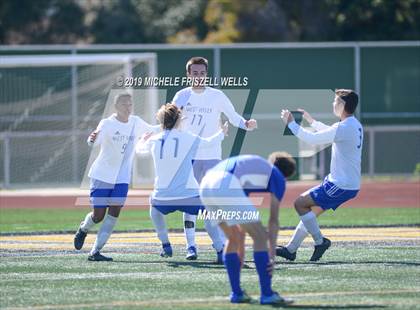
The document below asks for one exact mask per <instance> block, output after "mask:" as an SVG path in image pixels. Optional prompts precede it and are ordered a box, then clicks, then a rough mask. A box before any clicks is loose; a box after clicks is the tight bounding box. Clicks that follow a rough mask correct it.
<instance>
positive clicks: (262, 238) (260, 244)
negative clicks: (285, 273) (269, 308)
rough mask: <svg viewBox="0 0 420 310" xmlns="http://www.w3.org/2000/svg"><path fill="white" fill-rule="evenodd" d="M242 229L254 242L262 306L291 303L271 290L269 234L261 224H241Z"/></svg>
mask: <svg viewBox="0 0 420 310" xmlns="http://www.w3.org/2000/svg"><path fill="white" fill-rule="evenodd" d="M241 228H242V229H243V230H244V231H246V232H247V233H248V234H249V235H250V236H251V238H252V240H253V248H254V262H255V267H256V269H257V273H258V278H259V282H260V288H261V298H260V303H261V304H285V303H290V302H291V301H290V300H286V299H284V298H283V297H281V296H280V295H279V294H278V293H276V292H274V291H273V290H272V288H271V278H272V274H271V272H272V265H273V263H272V262H271V261H270V256H269V253H268V238H267V232H266V229H265V228H264V226H263V225H262V224H261V222H254V223H248V224H241Z"/></svg>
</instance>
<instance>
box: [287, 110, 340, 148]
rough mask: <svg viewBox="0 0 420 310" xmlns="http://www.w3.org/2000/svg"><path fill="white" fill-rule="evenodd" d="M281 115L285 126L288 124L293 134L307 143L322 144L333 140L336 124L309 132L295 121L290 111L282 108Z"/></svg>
mask: <svg viewBox="0 0 420 310" xmlns="http://www.w3.org/2000/svg"><path fill="white" fill-rule="evenodd" d="M281 117H282V119H283V121H284V122H285V123H286V124H287V126H289V128H290V130H291V131H292V132H293V134H294V135H295V136H296V137H298V138H299V139H301V140H302V141H304V142H306V143H308V144H312V145H322V144H327V143H333V142H334V138H335V135H336V133H337V126H331V127H330V126H328V129H325V130H321V131H317V132H310V131H309V130H306V129H304V128H302V127H301V126H299V125H298V124H297V123H296V122H295V120H294V118H293V115H292V113H290V112H289V111H288V110H283V111H282V116H281Z"/></svg>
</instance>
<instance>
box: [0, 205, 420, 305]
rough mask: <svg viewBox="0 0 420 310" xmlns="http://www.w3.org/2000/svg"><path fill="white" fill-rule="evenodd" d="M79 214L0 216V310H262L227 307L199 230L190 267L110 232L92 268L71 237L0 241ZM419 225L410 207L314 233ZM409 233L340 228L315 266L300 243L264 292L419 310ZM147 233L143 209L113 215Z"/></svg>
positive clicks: (179, 255)
mask: <svg viewBox="0 0 420 310" xmlns="http://www.w3.org/2000/svg"><path fill="white" fill-rule="evenodd" d="M87 211H88V209H75V210H60V209H45V210H30V209H27V210H25V209H19V210H11V209H0V227H1V233H2V234H3V236H0V308H1V309H160V310H161V309H180V310H181V309H266V308H269V307H268V306H260V305H258V304H257V303H256V302H255V303H253V304H247V305H232V304H230V303H229V302H228V300H227V295H228V294H229V287H228V282H227V276H226V273H225V270H224V268H223V266H219V265H215V264H214V263H213V260H214V258H215V257H214V256H215V255H214V251H213V250H212V248H211V246H209V245H208V242H207V243H206V242H203V238H204V239H205V238H207V237H203V236H204V234H203V233H199V234H198V238H197V239H198V242H199V244H200V245H199V259H198V260H197V261H195V262H189V261H186V260H185V258H184V254H185V250H184V247H183V246H182V245H180V244H179V243H176V242H175V245H174V252H175V255H174V257H172V258H169V259H162V258H160V257H159V256H158V253H159V250H160V245H159V244H158V243H157V242H156V241H154V239H153V240H152V239H150V237H147V238H144V239H142V238H140V237H139V238H137V239H136V238H131V237H128V236H126V235H125V234H115V235H114V236H113V237H112V238H111V240H110V244H109V245H108V246H107V248H106V249H104V253H106V254H108V255H111V256H112V257H113V258H114V262H111V263H92V262H88V261H87V259H86V257H87V252H88V251H89V249H90V245H91V242H92V240H93V239H90V241H89V244H86V246H85V248H84V249H83V250H82V251H81V252H78V251H75V250H73V249H72V234H68V235H62V237H60V238H59V239H57V238H58V237H57V236H54V235H51V236H43V237H42V238H41V239H40V238H38V237H37V236H31V235H28V236H21V237H19V236H17V237H15V236H7V234H9V233H17V232H21V233H22V232H47V231H74V230H75V229H76V228H77V226H78V223H79V222H80V221H81V220H82V219H83V216H84V215H85V214H86V212H87ZM262 215H263V218H266V217H267V212H266V210H262ZM280 216H281V217H280V218H281V220H280V222H281V225H282V226H293V225H295V224H296V223H297V216H296V215H295V213H294V211H293V210H292V209H282V210H281V215H280ZM419 222H420V217H419V209H413V208H411V209H410V208H389V209H345V208H343V209H341V210H338V211H337V212H335V214H334V213H333V212H329V213H327V214H326V215H325V216H323V218H322V219H321V225H322V226H323V227H324V228H325V227H326V226H329V227H340V226H352V225H357V226H371V225H376V226H378V225H396V226H398V225H407V224H411V225H416V224H417V225H419ZM168 224H169V225H168V226H169V228H178V229H180V228H181V227H182V226H181V225H182V221H181V215H180V214H174V215H171V216H170V217H169V220H168ZM201 226H202V223H201V222H199V227H201ZM418 227H419V226H416V227H414V228H409V230H410V231H409V232H407V233H406V234H405V235H401V236H397V235H395V237H393V232H392V230H390V232H389V233H386V229H385V232H384V228H381V234H382V235H381V236H382V237H381V236H379V235H377V234H376V233H375V232H372V231H370V232H366V233H364V231H363V229H362V230H360V229H350V230H343V231H342V232H341V235H340V234H337V235H332V238H331V239H332V241H333V246H332V248H331V249H330V250H329V251H327V253H326V254H325V256H324V257H323V259H322V261H321V262H318V263H309V262H308V259H309V257H310V255H311V252H312V243H311V242H310V240H309V239H307V241H308V242H306V243H304V245H303V248H302V249H301V250H300V251H299V253H298V259H297V260H296V261H295V262H284V261H281V260H280V259H278V261H277V265H276V271H275V274H274V276H273V284H274V285H273V286H274V288H275V289H276V290H278V291H279V292H280V293H281V294H283V295H285V296H287V297H290V298H293V299H294V300H295V303H294V304H293V305H292V306H289V308H298V309H420V284H419V279H420V229H419V228H418ZM150 228H151V222H150V219H149V217H148V212H147V211H144V210H130V209H127V210H125V211H123V213H122V214H121V218H120V221H119V223H118V226H117V230H119V231H124V230H140V229H150ZM338 229H339V228H337V231H338ZM407 229H408V228H407ZM331 231H333V230H327V232H329V233H331ZM334 231H335V229H334ZM352 231H354V232H355V233H354V234H353V233H351V232H352ZM356 231H357V233H358V234H359V235H357V234H356ZM290 234H291V231H282V232H280V235H281V238H280V242H281V243H284V242H285V241H286V240H287V238H288V236H290ZM378 234H379V230H378ZM148 236H150V234H149V235H148ZM286 236H287V238H286ZM337 236H338V237H337ZM340 236H341V237H340ZM358 236H359V237H358ZM360 236H362V237H364V238H362V237H360ZM378 236H379V237H378ZM89 237H90V238H93V237H94V234H91V235H90V236H89ZM178 237H179V236H178ZM13 238H15V239H13ZM370 239H371V240H370ZM179 240H181V239H179ZM200 240H201V241H200ZM200 242H201V243H200ZM54 247H56V248H54ZM247 251H248V254H247V265H248V267H247V268H245V269H244V270H243V272H242V276H241V281H242V285H243V288H244V289H246V290H247V292H248V293H249V294H250V295H252V296H253V297H255V298H257V297H258V294H259V288H258V279H257V274H256V271H255V266H254V264H253V262H252V248H251V247H250V245H249V244H248V246H247Z"/></svg>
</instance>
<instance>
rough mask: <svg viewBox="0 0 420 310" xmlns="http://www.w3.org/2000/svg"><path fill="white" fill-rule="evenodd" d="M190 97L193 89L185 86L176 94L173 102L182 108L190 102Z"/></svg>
mask: <svg viewBox="0 0 420 310" xmlns="http://www.w3.org/2000/svg"><path fill="white" fill-rule="evenodd" d="M190 97H191V90H190V89H188V88H184V89H181V90H180V91H178V92H177V93H176V94H175V96H174V98H173V99H172V102H173V103H175V104H176V106H177V107H178V108H180V109H182V108H183V107H184V106H185V105H186V104H187V103H188V100H189V99H190Z"/></svg>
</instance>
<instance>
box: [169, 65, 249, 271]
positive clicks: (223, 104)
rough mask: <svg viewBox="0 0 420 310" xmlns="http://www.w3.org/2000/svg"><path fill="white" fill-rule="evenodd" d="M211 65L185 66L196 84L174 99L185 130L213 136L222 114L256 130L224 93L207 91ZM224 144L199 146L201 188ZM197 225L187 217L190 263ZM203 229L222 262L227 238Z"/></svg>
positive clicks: (196, 171)
mask: <svg viewBox="0 0 420 310" xmlns="http://www.w3.org/2000/svg"><path fill="white" fill-rule="evenodd" d="M207 71H208V61H207V59H205V58H204V57H193V58H191V59H190V60H188V62H187V64H186V73H187V77H188V78H190V79H192V80H193V83H192V86H191V87H186V88H184V89H181V90H180V91H178V92H177V93H176V94H175V96H174V98H173V100H172V101H173V103H175V104H176V105H177V106H178V107H179V108H180V109H182V114H183V115H184V116H186V117H188V121H185V122H183V124H182V129H183V130H185V131H188V132H191V133H193V134H196V135H199V136H200V137H203V138H208V137H210V136H212V135H214V134H215V133H216V132H217V131H218V130H219V128H220V125H221V121H220V115H221V114H222V113H223V114H224V115H225V116H226V117H227V118H228V120H229V122H230V123H231V124H232V125H233V126H236V127H239V128H242V129H244V130H254V129H255V128H257V122H256V120H254V119H249V120H245V119H244V118H243V117H242V116H241V115H239V114H238V113H236V111H235V108H234V107H233V105H232V102H231V101H230V100H229V97H227V96H226V95H225V94H224V93H223V92H222V91H221V90H219V89H215V88H212V87H208V86H206V85H205V83H201V82H203V81H204V79H205V78H206V77H207ZM221 158H222V147H221V143H220V142H219V143H217V144H213V145H211V146H208V145H206V144H200V145H199V146H198V150H197V152H196V154H195V156H194V158H193V160H194V163H193V169H194V176H195V178H196V180H197V182H198V183H199V184H200V182H201V179H202V178H203V177H204V175H205V173H206V172H207V170H208V169H210V168H212V167H213V166H215V165H216V164H217V163H219V162H220V161H221ZM195 222H196V217H195V216H194V215H190V214H184V231H185V237H186V240H187V256H186V258H187V259H189V260H194V259H197V249H196V246H195ZM204 225H205V227H206V230H207V232H208V233H209V236H210V238H211V239H212V241H213V248H214V249H215V250H216V252H217V261H218V262H219V263H220V264H221V263H223V262H222V250H223V243H224V236H223V234H222V233H221V232H220V230H219V229H218V228H217V227H212V225H210V222H209V221H208V220H204Z"/></svg>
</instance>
